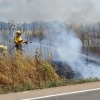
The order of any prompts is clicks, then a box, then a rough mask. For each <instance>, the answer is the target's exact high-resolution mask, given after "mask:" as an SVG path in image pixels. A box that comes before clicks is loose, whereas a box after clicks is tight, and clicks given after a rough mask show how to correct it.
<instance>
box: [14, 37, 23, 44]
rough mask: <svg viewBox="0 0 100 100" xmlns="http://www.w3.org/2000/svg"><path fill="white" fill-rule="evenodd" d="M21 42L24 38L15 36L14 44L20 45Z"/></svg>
mask: <svg viewBox="0 0 100 100" xmlns="http://www.w3.org/2000/svg"><path fill="white" fill-rule="evenodd" d="M21 40H22V38H21V37H20V36H15V37H14V43H15V44H18V43H19V41H21Z"/></svg>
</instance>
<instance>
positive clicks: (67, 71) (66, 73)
mask: <svg viewBox="0 0 100 100" xmlns="http://www.w3.org/2000/svg"><path fill="white" fill-rule="evenodd" d="M53 67H54V68H55V69H56V72H57V74H58V75H59V76H60V77H65V78H67V79H72V78H74V76H75V73H74V71H73V70H72V69H71V67H69V66H68V64H67V63H65V62H58V61H57V62H53Z"/></svg>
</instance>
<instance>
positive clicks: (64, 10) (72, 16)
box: [0, 0, 100, 24]
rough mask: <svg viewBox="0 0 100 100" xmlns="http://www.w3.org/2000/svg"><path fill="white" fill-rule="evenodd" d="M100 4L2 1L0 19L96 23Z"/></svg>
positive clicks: (66, 0) (60, 0)
mask: <svg viewBox="0 0 100 100" xmlns="http://www.w3.org/2000/svg"><path fill="white" fill-rule="evenodd" d="M99 3H100V1H99V0H95V1H94V0H88V1H87V0H20V1H19V0H13V1H12V0H4V1H3V0H1V2H0V7H1V8H0V12H1V15H0V19H1V20H6V21H7V20H12V19H13V20H15V21H17V22H19V21H20V20H22V21H24V20H25V21H26V22H32V21H36V20H39V21H47V22H50V21H54V20H58V21H62V22H64V21H65V22H67V23H73V24H80V23H84V22H96V21H99V18H100V12H99V11H100V7H99ZM4 5H6V6H4Z"/></svg>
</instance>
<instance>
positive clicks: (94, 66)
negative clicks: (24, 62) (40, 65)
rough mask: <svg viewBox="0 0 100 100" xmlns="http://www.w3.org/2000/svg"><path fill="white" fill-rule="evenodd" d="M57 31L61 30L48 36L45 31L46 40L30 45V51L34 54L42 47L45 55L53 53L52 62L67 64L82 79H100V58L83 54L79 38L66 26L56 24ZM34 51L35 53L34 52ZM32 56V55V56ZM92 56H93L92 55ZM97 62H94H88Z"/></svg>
mask: <svg viewBox="0 0 100 100" xmlns="http://www.w3.org/2000/svg"><path fill="white" fill-rule="evenodd" d="M51 27H55V29H60V30H59V32H55V33H53V34H49V33H48V34H47V33H45V31H44V34H45V38H43V39H42V40H41V41H40V40H38V39H36V40H35V39H34V40H33V43H32V44H29V45H28V46H29V47H28V48H30V47H31V50H28V51H29V52H30V53H34V52H35V50H36V48H38V47H41V48H42V51H43V53H44V54H48V52H50V53H52V60H53V61H56V62H59V61H60V62H66V63H67V65H68V66H70V67H71V69H72V70H73V71H74V72H75V73H76V74H77V73H79V74H80V75H81V76H80V77H82V78H89V77H92V78H95V77H98V78H100V73H99V72H100V64H99V63H98V62H96V61H98V59H100V58H99V57H98V58H97V57H96V56H95V57H87V56H85V55H84V54H83V52H82V45H83V44H82V42H81V40H80V39H79V38H78V37H77V35H76V33H75V32H74V31H73V30H69V31H68V29H66V27H65V26H63V27H61V26H60V25H59V24H57V23H56V24H54V26H51ZM33 51H34V52H33ZM31 55H32V54H31ZM90 56H92V55H90ZM87 58H88V59H89V60H93V61H94V60H95V61H94V62H91V61H88V62H87Z"/></svg>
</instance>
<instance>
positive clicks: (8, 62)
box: [0, 56, 59, 90]
mask: <svg viewBox="0 0 100 100" xmlns="http://www.w3.org/2000/svg"><path fill="white" fill-rule="evenodd" d="M0 67H1V68H0V87H1V88H7V89H8V90H9V89H10V90H11V89H12V88H13V87H14V86H16V84H17V85H20V86H22V87H24V85H25V84H30V86H31V85H32V86H33V85H34V86H35V88H36V87H37V88H39V87H40V86H41V84H42V83H45V82H47V81H53V80H58V79H59V76H58V75H57V74H56V73H55V70H54V69H53V67H52V66H51V64H50V63H49V62H47V61H44V60H42V59H41V60H37V59H36V58H31V57H29V56H26V57H25V58H20V57H18V58H15V57H14V56H7V57H3V58H2V59H1V61H0Z"/></svg>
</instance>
